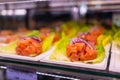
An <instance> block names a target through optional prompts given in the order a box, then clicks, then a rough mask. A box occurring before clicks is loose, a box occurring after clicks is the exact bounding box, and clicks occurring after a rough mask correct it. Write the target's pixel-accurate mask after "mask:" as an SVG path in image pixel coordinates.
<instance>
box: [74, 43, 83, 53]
mask: <svg viewBox="0 0 120 80" xmlns="http://www.w3.org/2000/svg"><path fill="white" fill-rule="evenodd" d="M75 46H77V51H79V52H81V51H82V50H83V49H84V48H85V43H75Z"/></svg>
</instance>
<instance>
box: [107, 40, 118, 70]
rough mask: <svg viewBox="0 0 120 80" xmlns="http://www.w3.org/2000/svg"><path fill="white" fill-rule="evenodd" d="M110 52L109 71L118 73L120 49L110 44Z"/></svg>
mask: <svg viewBox="0 0 120 80" xmlns="http://www.w3.org/2000/svg"><path fill="white" fill-rule="evenodd" d="M111 52H112V53H111V60H110V66H109V71H113V72H120V49H119V48H118V47H117V46H116V43H115V42H113V43H112V49H111Z"/></svg>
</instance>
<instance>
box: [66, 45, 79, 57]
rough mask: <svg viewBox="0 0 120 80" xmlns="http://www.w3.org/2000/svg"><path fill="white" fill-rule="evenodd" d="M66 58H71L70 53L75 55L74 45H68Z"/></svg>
mask: <svg viewBox="0 0 120 80" xmlns="http://www.w3.org/2000/svg"><path fill="white" fill-rule="evenodd" d="M66 51H67V56H68V57H69V56H71V54H72V53H77V47H76V46H75V45H68V46H67V50H66Z"/></svg>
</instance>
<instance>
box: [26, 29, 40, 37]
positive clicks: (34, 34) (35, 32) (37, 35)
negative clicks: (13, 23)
mask: <svg viewBox="0 0 120 80" xmlns="http://www.w3.org/2000/svg"><path fill="white" fill-rule="evenodd" d="M26 36H27V37H38V38H39V37H40V32H39V31H38V30H33V31H31V32H29V33H28V34H27V35H26Z"/></svg>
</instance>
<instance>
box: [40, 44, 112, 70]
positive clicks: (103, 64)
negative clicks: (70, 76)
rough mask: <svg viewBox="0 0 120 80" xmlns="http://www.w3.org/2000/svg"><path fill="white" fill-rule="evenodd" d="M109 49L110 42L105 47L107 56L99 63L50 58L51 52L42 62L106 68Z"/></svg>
mask: <svg viewBox="0 0 120 80" xmlns="http://www.w3.org/2000/svg"><path fill="white" fill-rule="evenodd" d="M109 49H110V44H108V45H107V46H106V47H105V51H106V56H105V58H104V60H103V61H102V62H101V63H99V64H85V63H82V62H65V61H56V60H49V56H50V54H51V53H49V55H48V56H47V57H44V58H43V59H41V60H40V61H41V62H48V63H55V64H62V65H70V66H77V67H84V68H92V69H99V70H105V69H106V67H107V60H108V56H109Z"/></svg>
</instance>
